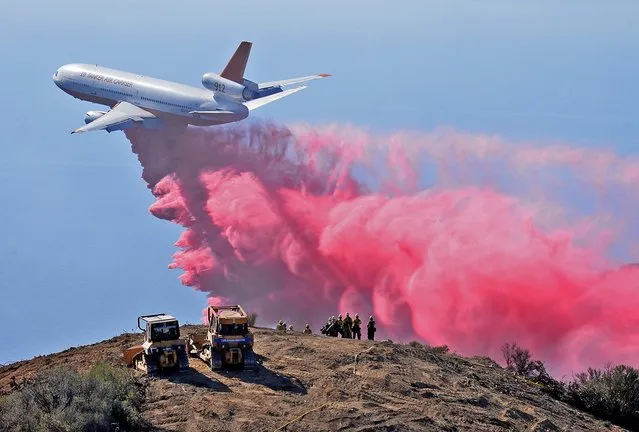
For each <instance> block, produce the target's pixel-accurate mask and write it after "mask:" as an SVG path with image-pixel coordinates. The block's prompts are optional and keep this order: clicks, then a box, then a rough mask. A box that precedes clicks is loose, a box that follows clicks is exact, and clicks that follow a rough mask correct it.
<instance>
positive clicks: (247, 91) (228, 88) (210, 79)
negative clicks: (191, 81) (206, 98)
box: [202, 72, 258, 101]
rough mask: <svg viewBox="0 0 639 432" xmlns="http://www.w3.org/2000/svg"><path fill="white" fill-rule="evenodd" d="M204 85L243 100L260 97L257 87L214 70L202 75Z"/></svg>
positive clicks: (214, 90)
mask: <svg viewBox="0 0 639 432" xmlns="http://www.w3.org/2000/svg"><path fill="white" fill-rule="evenodd" d="M202 85H203V86H204V87H206V88H207V89H209V90H211V91H213V92H216V93H222V94H225V95H227V96H230V97H232V98H233V99H239V100H242V101H249V100H252V99H256V98H257V97H258V91H257V88H255V89H251V88H249V87H248V86H245V85H242V84H240V83H236V82H235V81H231V80H229V79H226V78H223V77H221V76H219V75H218V74H216V73H213V72H208V73H205V74H204V75H202Z"/></svg>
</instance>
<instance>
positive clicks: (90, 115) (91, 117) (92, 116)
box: [84, 111, 106, 124]
mask: <svg viewBox="0 0 639 432" xmlns="http://www.w3.org/2000/svg"><path fill="white" fill-rule="evenodd" d="M105 114H106V111H89V112H87V113H86V114H85V116H84V123H85V124H89V123H91V122H92V121H96V120H97V119H99V118H100V117H102V116H103V115H105Z"/></svg>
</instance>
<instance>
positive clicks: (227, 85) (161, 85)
mask: <svg viewBox="0 0 639 432" xmlns="http://www.w3.org/2000/svg"><path fill="white" fill-rule="evenodd" d="M252 45H253V44H252V42H249V41H242V42H241V43H240V45H239V46H238V47H237V49H236V50H235V53H234V54H233V56H232V57H231V59H230V60H229V62H228V63H227V65H226V67H225V68H224V69H223V70H222V72H221V73H220V74H219V75H218V74H216V73H214V72H207V73H205V74H204V75H202V85H203V86H204V88H199V87H192V86H188V85H184V84H180V83H176V82H171V81H165V80H161V79H157V78H152V77H148V76H143V75H139V74H135V73H130V72H124V71H120V70H115V69H109V68H106V67H102V66H97V65H89V64H80V63H73V64H67V65H64V66H62V67H60V68H59V69H58V70H57V71H56V72H55V74H54V75H53V82H54V83H55V84H56V85H57V86H58V87H59V88H60V89H62V90H63V91H64V92H65V93H68V94H69V95H71V96H73V97H75V98H76V99H80V100H84V101H88V102H94V103H97V104H100V105H106V106H108V107H109V108H110V110H108V111H101V110H92V111H88V112H87V113H86V115H85V117H84V123H85V125H84V126H82V127H79V128H77V129H74V130H73V131H71V133H72V134H76V133H82V132H88V131H93V130H106V131H107V132H109V133H110V132H113V131H117V130H125V129H127V128H130V127H136V126H141V127H143V128H145V129H160V128H163V127H165V126H166V125H173V126H181V127H186V126H187V125H194V126H212V125H220V124H225V123H232V122H237V121H240V120H244V119H245V118H247V117H248V116H249V113H250V112H251V111H253V110H254V109H256V108H259V107H261V106H264V105H266V104H268V103H271V102H274V101H276V100H278V99H281V98H283V97H286V96H290V95H292V94H293V93H296V92H298V91H300V90H303V89H305V88H306V87H307V86H306V85H303V86H298V87H294V88H291V89H288V90H283V89H282V87H286V86H290V85H294V84H300V83H303V82H307V81H311V80H316V79H320V78H326V77H329V76H331V75H330V74H325V73H322V74H318V75H310V76H305V77H299V78H291V79H285V80H279V81H270V82H264V83H255V82H253V81H250V80H248V79H246V78H244V71H245V69H246V63H247V61H248V57H249V54H250V52H251V47H252Z"/></svg>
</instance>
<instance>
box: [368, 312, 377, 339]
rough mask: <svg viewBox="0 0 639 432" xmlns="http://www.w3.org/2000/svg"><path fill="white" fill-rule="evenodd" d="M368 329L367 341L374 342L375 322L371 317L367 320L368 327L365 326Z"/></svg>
mask: <svg viewBox="0 0 639 432" xmlns="http://www.w3.org/2000/svg"><path fill="white" fill-rule="evenodd" d="M366 328H367V329H368V340H371V341H372V340H375V331H376V330H377V329H376V328H375V320H374V319H373V315H371V317H370V318H369V319H368V325H367V326H366Z"/></svg>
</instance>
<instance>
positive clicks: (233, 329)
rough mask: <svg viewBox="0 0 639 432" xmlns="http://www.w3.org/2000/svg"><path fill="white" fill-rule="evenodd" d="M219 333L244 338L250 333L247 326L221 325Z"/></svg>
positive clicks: (218, 327)
mask: <svg viewBox="0 0 639 432" xmlns="http://www.w3.org/2000/svg"><path fill="white" fill-rule="evenodd" d="M217 332H218V333H219V334H222V335H228V336H243V335H245V334H246V333H247V332H248V325H247V324H219V325H218V326H217Z"/></svg>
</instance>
